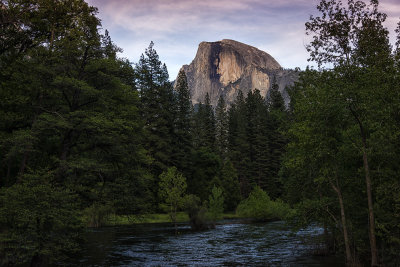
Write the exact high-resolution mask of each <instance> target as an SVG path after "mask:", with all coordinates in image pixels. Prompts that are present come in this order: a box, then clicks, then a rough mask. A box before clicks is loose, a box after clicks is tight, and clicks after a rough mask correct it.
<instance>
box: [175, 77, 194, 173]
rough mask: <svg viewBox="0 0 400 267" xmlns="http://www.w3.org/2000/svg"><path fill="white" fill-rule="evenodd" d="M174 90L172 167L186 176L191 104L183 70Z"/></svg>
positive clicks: (190, 148)
mask: <svg viewBox="0 0 400 267" xmlns="http://www.w3.org/2000/svg"><path fill="white" fill-rule="evenodd" d="M175 90H176V99H177V100H176V118H175V123H174V129H175V132H174V133H175V136H174V137H175V138H174V140H175V144H174V156H173V165H174V166H176V167H177V168H178V169H179V170H180V171H182V172H183V173H185V174H187V171H188V168H189V167H190V158H191V152H192V143H193V142H192V129H191V128H192V127H191V126H192V125H191V120H192V110H193V109H192V104H191V100H190V91H189V87H188V83H187V79H186V74H185V71H184V70H183V69H181V70H180V71H179V74H178V78H177V80H176V84H175Z"/></svg>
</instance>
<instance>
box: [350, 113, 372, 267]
mask: <svg viewBox="0 0 400 267" xmlns="http://www.w3.org/2000/svg"><path fill="white" fill-rule="evenodd" d="M349 108H350V111H351V113H352V114H353V116H354V118H355V119H356V121H357V123H358V126H359V128H360V134H361V140H362V152H363V165H364V171H365V183H366V185H367V197H368V217H369V243H370V247H371V266H378V250H377V248H376V237H375V217H374V205H373V203H372V188H371V176H370V171H369V164H368V156H367V137H366V133H365V130H364V127H363V124H362V122H361V120H360V119H359V117H358V115H357V113H356V112H355V111H354V109H353V108H352V107H351V106H349Z"/></svg>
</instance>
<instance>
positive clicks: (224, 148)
mask: <svg viewBox="0 0 400 267" xmlns="http://www.w3.org/2000/svg"><path fill="white" fill-rule="evenodd" d="M215 142H216V145H215V147H216V150H217V153H218V155H219V156H220V158H221V159H222V160H225V159H226V158H227V152H228V113H227V110H226V104H225V100H224V98H223V96H222V95H221V96H220V97H219V99H218V103H217V106H216V108H215Z"/></svg>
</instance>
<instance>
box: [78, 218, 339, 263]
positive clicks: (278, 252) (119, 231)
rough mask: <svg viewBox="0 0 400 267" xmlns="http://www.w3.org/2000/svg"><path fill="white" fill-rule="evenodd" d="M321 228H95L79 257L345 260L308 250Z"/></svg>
mask: <svg viewBox="0 0 400 267" xmlns="http://www.w3.org/2000/svg"><path fill="white" fill-rule="evenodd" d="M321 233H322V229H320V228H317V227H310V228H308V229H305V230H302V231H299V232H297V233H296V234H293V233H292V232H291V231H290V229H289V228H288V227H287V226H285V224H284V223H283V222H270V223H263V224H241V223H232V224H223V225H217V228H216V229H213V230H208V231H203V232H192V231H191V230H190V228H189V226H187V225H181V226H180V227H179V234H178V235H177V236H175V234H174V228H173V227H172V226H171V225H168V224H158V225H133V226H129V227H107V228H101V229H95V230H91V231H90V232H89V233H88V235H87V241H88V244H87V248H86V249H85V251H84V253H83V255H84V258H83V259H80V264H81V265H84V266H342V265H343V263H342V262H341V261H340V260H339V259H337V258H334V257H320V256H310V253H309V252H310V249H312V247H310V244H308V245H307V243H304V238H309V237H310V236H317V235H320V234H321Z"/></svg>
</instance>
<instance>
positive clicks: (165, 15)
mask: <svg viewBox="0 0 400 267" xmlns="http://www.w3.org/2000/svg"><path fill="white" fill-rule="evenodd" d="M87 2H88V3H89V4H90V5H92V6H95V7H97V8H98V10H99V14H98V17H99V18H100V19H101V21H102V28H103V30H105V29H107V30H108V31H109V33H110V36H111V38H112V40H113V41H114V42H115V43H116V45H117V46H119V47H121V48H122V49H123V50H124V51H123V53H122V54H121V55H120V56H121V57H125V58H127V59H128V60H129V61H131V62H133V63H136V62H138V60H139V57H140V55H141V54H142V53H144V51H145V49H146V48H147V47H148V46H149V44H150V42H151V41H153V42H154V48H155V49H156V51H157V53H158V55H159V56H160V60H161V61H162V62H164V63H165V64H166V65H167V68H168V72H169V75H170V80H174V79H175V78H176V75H177V73H178V71H179V69H180V68H181V67H182V65H184V64H190V62H191V61H192V60H193V59H194V57H195V55H196V51H197V48H198V45H199V43H200V42H202V41H207V42H215V41H220V40H222V39H233V40H236V41H239V42H242V43H245V44H248V45H252V46H254V47H257V48H258V49H261V50H263V51H265V52H267V53H269V54H270V55H271V56H273V57H274V58H275V59H276V60H277V61H278V62H279V64H280V65H281V66H282V67H284V68H295V67H300V68H301V69H305V67H306V66H307V65H311V63H310V62H307V58H308V56H309V55H308V53H307V51H306V49H305V45H306V44H307V43H308V42H309V41H310V39H309V37H307V36H306V34H305V26H304V24H305V22H307V21H308V20H309V18H310V15H318V11H317V9H316V6H317V4H318V3H319V0H87ZM379 6H380V11H383V12H385V13H386V14H387V15H388V18H387V20H386V23H385V26H386V27H387V28H388V30H389V32H390V37H391V42H392V43H394V41H395V33H394V29H395V28H396V24H397V22H398V21H399V18H400V0H381V1H380V5H379Z"/></svg>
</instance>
